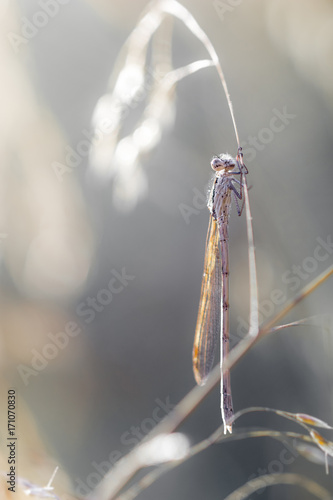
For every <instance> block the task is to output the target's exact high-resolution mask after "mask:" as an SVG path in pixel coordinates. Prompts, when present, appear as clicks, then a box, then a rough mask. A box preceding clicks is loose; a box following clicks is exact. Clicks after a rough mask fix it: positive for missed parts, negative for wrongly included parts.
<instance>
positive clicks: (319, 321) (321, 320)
mask: <svg viewBox="0 0 333 500" xmlns="http://www.w3.org/2000/svg"><path fill="white" fill-rule="evenodd" d="M304 325H306V326H315V327H317V328H321V329H322V330H323V331H325V332H332V325H333V315H332V314H321V315H318V316H311V317H309V318H303V319H299V320H298V321H292V322H291V323H286V324H284V325H278V326H274V327H273V328H271V330H270V333H275V332H278V331H280V330H284V329H285V328H289V327H291V326H304Z"/></svg>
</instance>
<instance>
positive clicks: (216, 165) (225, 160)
mask: <svg viewBox="0 0 333 500" xmlns="http://www.w3.org/2000/svg"><path fill="white" fill-rule="evenodd" d="M236 165H237V162H236V160H235V158H233V157H232V156H231V155H229V154H228V153H223V154H221V155H219V156H213V158H212V160H211V162H210V166H211V167H212V169H213V170H215V172H219V171H220V170H232V169H233V168H235V167H236Z"/></svg>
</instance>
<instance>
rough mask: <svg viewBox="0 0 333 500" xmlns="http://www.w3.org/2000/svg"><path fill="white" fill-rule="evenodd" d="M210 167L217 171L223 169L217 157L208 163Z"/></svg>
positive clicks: (222, 163)
mask: <svg viewBox="0 0 333 500" xmlns="http://www.w3.org/2000/svg"><path fill="white" fill-rule="evenodd" d="M210 166H211V167H212V169H213V170H215V171H218V170H222V168H224V167H225V164H224V162H223V161H222V160H221V158H219V157H218V156H214V158H212V161H211V162H210Z"/></svg>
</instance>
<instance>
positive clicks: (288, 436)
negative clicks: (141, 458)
mask: <svg viewBox="0 0 333 500" xmlns="http://www.w3.org/2000/svg"><path fill="white" fill-rule="evenodd" d="M258 437H270V438H272V439H275V440H277V441H280V442H282V443H284V444H286V442H289V446H297V445H299V446H300V445H301V444H303V446H304V448H303V449H302V448H300V451H299V453H300V454H302V456H304V458H306V459H307V460H309V461H313V462H316V463H318V464H321V465H322V464H323V465H324V464H325V458H324V455H323V453H322V452H321V450H318V448H317V447H314V446H312V447H311V448H310V445H309V443H312V442H313V439H312V438H311V437H310V436H307V435H305V434H300V433H297V432H281V431H274V430H270V429H255V430H248V429H245V430H237V431H236V432H234V433H233V434H224V429H223V426H221V427H219V428H218V429H217V430H216V431H215V432H214V433H213V434H212V435H211V436H209V437H208V438H207V439H204V440H202V441H200V443H198V444H196V445H195V446H192V447H191V449H190V450H189V453H188V454H187V456H186V457H184V458H183V459H181V460H175V461H173V462H170V463H168V464H164V465H162V466H160V467H158V468H157V469H155V470H153V471H151V472H148V474H146V475H145V476H144V477H143V478H142V479H140V480H139V481H138V482H137V483H135V484H134V485H133V486H131V487H130V488H128V490H126V491H125V492H124V493H122V494H121V495H119V496H118V497H117V500H133V499H134V498H136V497H137V496H138V495H139V494H140V493H142V491H144V490H145V489H146V488H148V487H149V486H151V485H152V484H153V483H154V482H155V481H157V480H158V479H159V478H160V477H162V476H163V475H164V474H166V473H168V472H170V471H171V470H172V469H174V468H176V467H178V466H179V465H180V464H182V463H184V462H185V461H186V460H188V459H190V458H191V457H193V456H195V455H197V454H198V453H200V452H201V451H204V450H206V449H207V448H208V447H209V446H211V445H212V444H218V443H222V442H224V441H239V440H242V439H249V438H258ZM295 440H299V441H302V443H296V442H295ZM305 446H307V448H305ZM297 450H298V447H297ZM318 452H320V453H321V455H319V456H318Z"/></svg>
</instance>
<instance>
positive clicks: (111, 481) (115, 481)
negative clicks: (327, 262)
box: [91, 266, 333, 500]
mask: <svg viewBox="0 0 333 500" xmlns="http://www.w3.org/2000/svg"><path fill="white" fill-rule="evenodd" d="M332 274H333V266H332V267H330V268H328V269H327V270H326V271H325V272H324V273H322V274H321V275H320V276H319V277H318V278H315V279H314V280H313V281H311V282H310V283H309V284H308V285H307V286H306V287H304V288H303V289H302V290H301V292H300V293H299V294H298V295H297V297H296V298H295V299H293V300H292V301H290V302H289V303H288V304H287V305H286V306H285V307H284V309H283V310H282V311H280V312H279V313H278V314H277V315H276V316H274V317H273V318H272V319H271V320H270V321H269V322H268V323H267V324H266V326H264V327H261V328H260V329H259V335H258V336H257V337H253V338H251V337H249V336H246V337H245V338H244V339H243V340H242V341H241V342H240V343H239V344H238V346H236V347H235V348H234V349H233V350H232V351H231V352H230V354H229V357H228V359H227V360H226V362H225V366H224V369H225V370H227V369H231V368H232V367H233V366H234V365H235V364H236V363H237V361H239V359H240V358H241V357H242V356H243V355H244V354H245V353H246V352H247V351H248V350H249V349H250V348H251V347H252V346H253V345H254V344H255V343H256V342H257V341H258V340H259V339H260V338H262V337H263V336H264V335H268V334H269V333H270V331H271V328H272V325H274V324H275V323H276V322H277V321H279V320H280V319H282V318H283V316H284V315H286V314H288V312H290V310H291V309H292V308H293V307H294V306H295V305H296V303H299V302H300V301H301V300H303V299H304V298H305V297H307V296H309V295H310V294H311V293H312V292H314V291H315V290H316V288H318V287H319V286H320V285H321V284H322V283H323V282H324V281H325V280H326V279H328V278H329V277H330V276H331V275H332ZM219 382H220V367H219V365H217V366H216V367H215V368H214V369H213V370H212V372H211V374H210V375H209V376H208V379H207V382H206V384H205V385H204V386H196V387H194V388H193V389H192V390H191V391H190V392H189V393H188V394H187V395H186V396H185V397H184V398H183V399H182V400H181V401H180V402H179V403H178V404H177V405H176V406H175V408H174V409H173V410H172V412H171V413H169V415H167V416H166V417H165V418H164V419H163V420H162V421H161V422H160V423H158V424H157V425H156V427H155V428H154V429H153V430H152V431H151V433H150V434H148V436H147V439H151V438H153V437H154V436H157V435H158V434H161V433H168V432H173V431H174V430H175V429H177V428H178V426H179V425H180V424H181V423H182V422H183V421H184V420H185V419H186V418H187V417H188V416H189V415H190V414H191V413H192V412H193V411H194V410H195V409H196V408H197V406H198V405H199V404H200V403H201V402H202V401H203V400H204V398H205V397H206V396H207V395H208V394H209V393H210V392H211V391H212V390H213V389H214V387H215V386H216V385H217V384H218V383H219ZM134 451H135V449H134V450H133V451H132V452H130V453H129V454H128V455H126V457H124V458H123V459H121V460H120V461H119V462H118V464H117V465H116V466H115V467H114V469H112V470H111V471H110V472H109V473H108V474H106V476H105V477H104V479H103V480H102V482H101V484H100V486H99V487H98V488H97V491H96V495H97V496H96V497H95V496H93V495H92V496H91V498H92V499H93V498H98V499H99V500H111V499H114V498H116V497H117V494H118V493H119V492H120V490H121V489H122V488H124V487H125V485H126V484H127V483H128V481H129V480H130V479H132V477H133V476H134V475H135V474H136V473H137V472H138V471H139V470H140V465H139V464H137V463H136V462H135V461H133V460H132V456H133V452H134Z"/></svg>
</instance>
